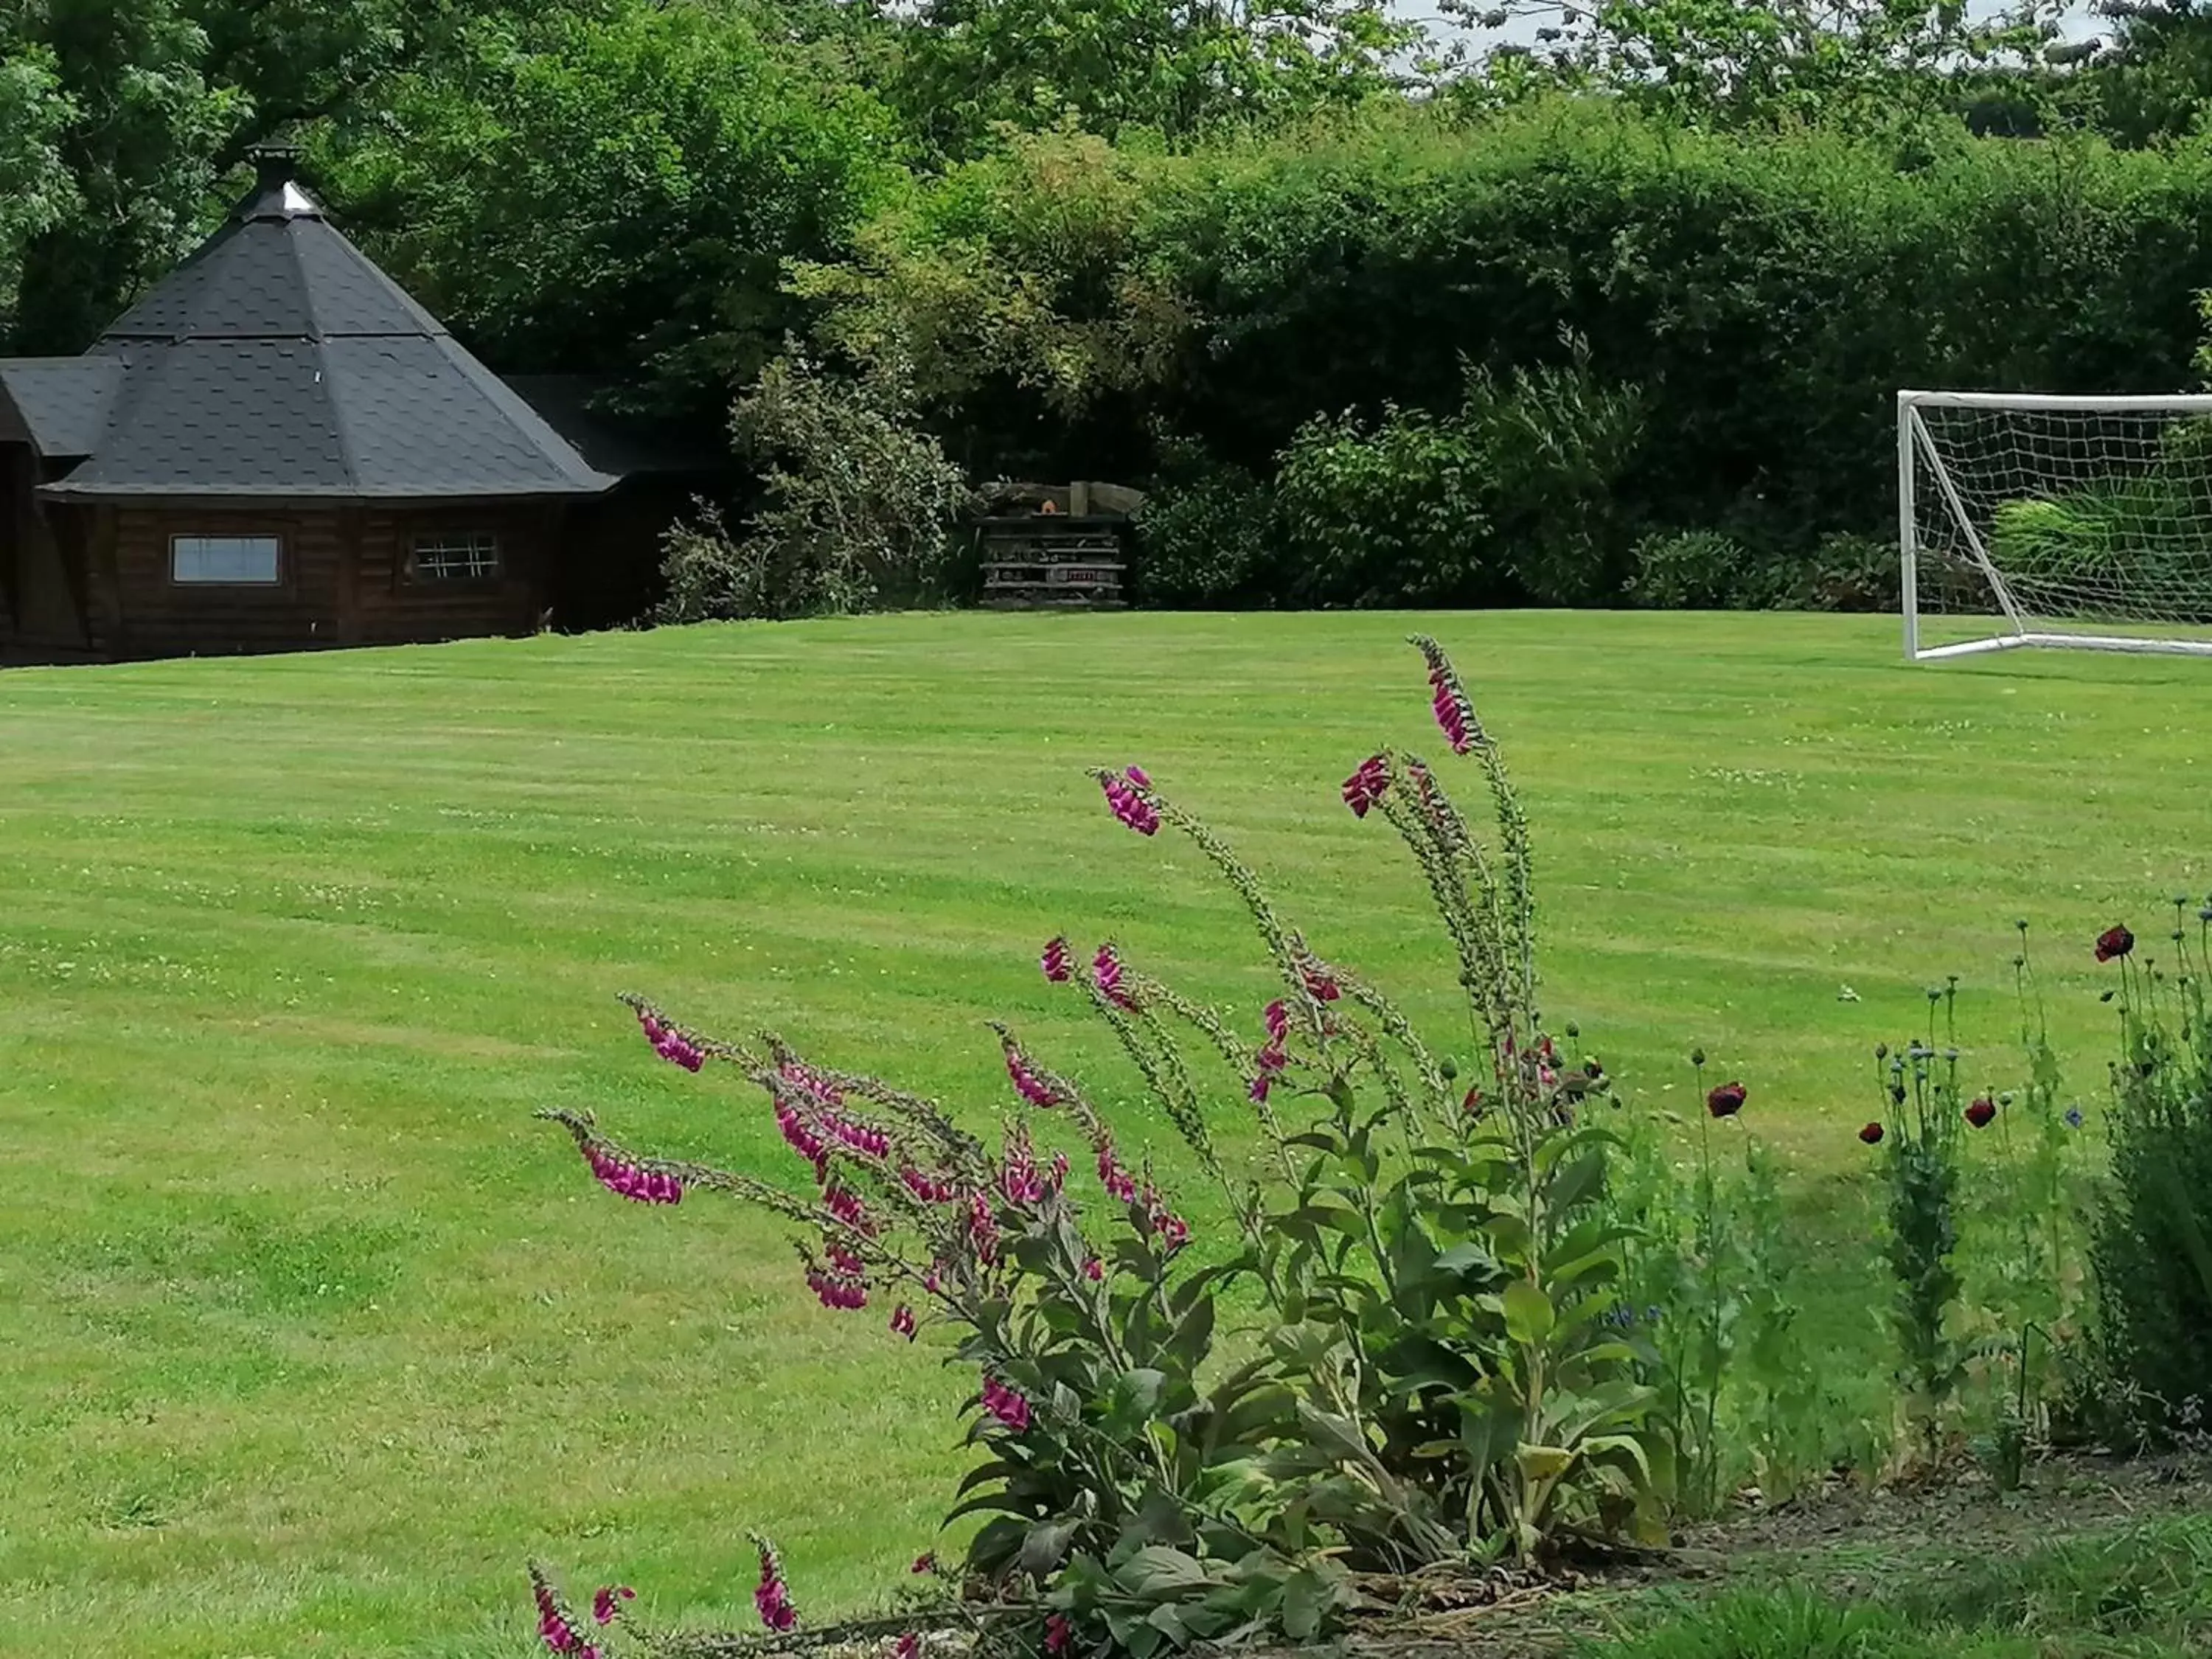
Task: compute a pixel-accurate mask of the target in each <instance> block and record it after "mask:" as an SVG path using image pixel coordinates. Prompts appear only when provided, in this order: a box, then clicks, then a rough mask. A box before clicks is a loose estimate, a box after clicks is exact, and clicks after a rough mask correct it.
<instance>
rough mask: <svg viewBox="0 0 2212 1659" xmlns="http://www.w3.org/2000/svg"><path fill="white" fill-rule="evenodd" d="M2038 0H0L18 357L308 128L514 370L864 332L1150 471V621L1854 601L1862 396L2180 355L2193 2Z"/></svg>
mask: <svg viewBox="0 0 2212 1659" xmlns="http://www.w3.org/2000/svg"><path fill="white" fill-rule="evenodd" d="M2105 9H2106V11H2107V12H2108V13H2109V14H2110V15H2109V16H2108V18H2107V23H2108V27H2107V29H2106V36H2105V39H2104V41H2103V44H2102V45H2101V46H2094V47H2079V46H2070V45H2068V44H2065V43H2064V42H2063V41H2059V40H2057V39H2056V37H2055V36H2054V35H2053V34H2052V31H2051V26H2052V24H2053V21H2054V19H2055V18H2056V17H2057V14H2058V13H2059V12H2060V11H2062V10H2063V8H2062V7H2058V6H2056V5H2054V4H2052V3H2051V0H2019V3H2016V4H2013V5H2009V6H2007V7H2004V8H2002V9H1998V10H1997V11H1996V13H1995V14H1994V15H1992V14H1990V13H1989V12H1987V11H1985V10H1984V9H1966V8H1961V7H1960V6H1957V5H1950V4H1945V5H1936V6H1929V5H1926V4H1923V3H1919V0H1819V3H1814V0H1765V3H1761V4H1757V5H1745V4H1741V3H1737V0H1637V3H1629V0H1603V3H1598V4H1595V5H1590V6H1576V7H1567V8H1558V7H1549V6H1546V5H1542V4H1536V3H1521V0H1504V3H1501V4H1499V5H1498V6H1497V7H1496V8H1495V9H1487V8H1482V7H1474V6H1469V7H1466V8H1464V9H1462V10H1461V11H1459V12H1458V13H1457V14H1456V15H1458V16H1459V17H1460V18H1461V20H1462V21H1467V22H1471V23H1474V24H1476V25H1480V26H1482V27H1497V26H1501V25H1512V26H1515V27H1517V28H1518V30H1519V33H1515V34H1512V35H1511V36H1510V39H1509V40H1507V43H1506V44H1505V45H1503V46H1498V47H1497V49H1495V50H1486V49H1481V48H1480V42H1481V41H1483V40H1488V39H1492V37H1487V36H1483V35H1480V34H1479V33H1478V34H1475V35H1472V36H1466V35H1458V36H1446V35H1438V36H1436V37H1433V38H1431V37H1430V36H1428V35H1426V34H1425V33H1424V32H1423V30H1422V29H1421V28H1420V27H1416V26H1414V25H1413V24H1409V23H1407V22H1405V21H1395V15H1386V14H1385V13H1384V12H1383V10H1382V9H1379V8H1377V7H1376V6H1374V5H1373V4H1371V3H1369V0H1273V3H1271V4H1269V5H1267V6H1263V7H1241V8H1234V9H1221V8H1216V7H1211V6H1181V5H1167V4H1161V3H1155V0H933V3H930V4H927V5H924V6H921V7H919V8H906V7H891V6H889V5H881V6H878V5H874V4H862V5H857V6H842V5H833V4H829V3H826V0H668V3H661V0H557V3H551V4H546V5H542V6H541V5H530V6H518V5H515V4H513V0H372V3H366V4H353V3H349V4H347V5H343V6H339V5H337V4H335V3H331V0H288V3H285V4H283V5H275V6H270V5H260V4H252V5H249V4H243V3H239V0H98V3H94V0H7V3H4V4H0V48H4V50H0V346H4V348H5V349H9V350H11V351H18V352H47V351H71V350H76V349H81V348H82V345H83V344H84V343H85V342H86V341H87V340H88V338H89V337H90V336H91V335H92V333H93V332H94V331H96V330H97V328H98V327H99V326H100V324H101V323H102V322H104V321H105V320H106V319H107V318H109V317H111V316H112V315H113V314H114V313H115V312H116V311H117V310H118V309H119V308H120V307H121V306H122V305H123V304H124V303H125V301H126V300H127V298H128V296H129V295H131V293H132V292H133V291H135V290H136V289H137V288H138V287H139V286H140V285H142V284H143V283H144V282H146V281H147V280H149V278H150V277H152V276H155V275H156V274H158V273H159V272H161V270H165V269H167V267H168V266H169V265H171V264H173V262H174V261H175V260H176V259H177V258H179V257H180V256H181V255H182V253H183V252H185V250H186V249H187V248H188V247H189V246H191V243H192V242H193V240H195V239H197V237H198V236H199V235H201V234H204V232H205V231H206V230H207V228H209V227H210V225H211V224H212V223H213V222H215V219H216V216H218V215H219V213H220V212H221V210H222V204H224V202H225V201H226V200H227V199H228V197H230V196H232V195H233V194H234V193H235V191H237V189H238V188H239V187H240V183H241V180H242V176H243V175H242V173H241V171H240V168H241V165H242V158H243V157H244V155H245V153H246V148H247V147H248V146H249V145H250V144H252V143H255V142H256V141H258V140H260V139H264V138H267V137H278V136H290V137H298V138H301V139H303V140H304V141H306V143H307V144H308V147H309V149H310V152H311V155H312V157H313V165H314V167H315V170H316V172H317V174H318V177H319V182H320V183H321V184H322V185H323V186H324V188H325V191H326V192H327V193H328V194H329V195H330V196H331V197H332V198H333V200H334V201H335V203H336V204H337V206H338V207H339V209H340V210H342V211H343V213H344V214H345V216H346V222H347V223H348V224H349V226H350V227H351V228H353V229H354V231H355V232H356V234H358V235H360V236H361V237H362V239H363V240H366V241H367V242H368V244H369V245H370V246H371V248H372V251H373V252H375V253H376V254H377V255H378V256H379V257H380V258H382V259H383V260H385V261H386V263H387V264H389V266H390V267H391V268H392V270H393V271H394V273H395V274H396V275H398V276H399V277H400V278H401V279H402V280H403V281H404V282H405V283H408V284H410V286H412V287H414V288H415V289H417V290H419V291H420V292H421V293H422V295H423V297H424V298H425V299H426V300H427V301H428V302H429V303H430V304H431V305H432V306H433V307H435V308H436V309H438V310H439V311H441V313H444V314H446V315H447V316H448V317H450V318H451V319H453V322H454V323H455V325H457V326H458V327H459V328H460V329H461V330H462V331H464V332H465V334H466V335H467V337H469V338H470V339H471V343H474V344H475V345H477V347H479V348H480V349H482V350H483V351H484V352H485V353H486V354H488V355H489V357H490V358H491V360H492V361H493V362H495V366H496V367H499V368H501V369H503V370H509V371H539V372H543V371H556V370H558V371H586V370H587V371H594V372H601V373H606V374H614V375H617V376H619V377H621V378H623V380H625V381H626V383H627V384H628V386H629V394H630V396H631V397H632V398H633V399H635V400H640V401H648V402H653V403H656V404H659V405H661V406H662V407H664V408H667V409H671V410H678V411H681V412H683V413H684V414H686V415H688V416H690V417H692V418H694V419H696V420H699V421H702V422H705V421H708V420H712V419H714V418H715V417H716V416H718V415H719V413H720V411H721V410H725V409H726V408H727V407H728V406H729V404H731V402H732V400H733V399H734V398H736V397H738V395H740V394H741V393H743V392H745V391H746V389H747V388H749V387H750V386H752V385H753V383H754V382H755V381H756V380H757V379H758V378H759V377H760V376H761V375H762V374H763V373H764V372H765V371H766V370H767V369H768V367H769V364H770V363H771V362H775V361H776V360H777V359H778V358H779V356H781V354H782V353H784V352H785V350H786V349H787V348H796V349H797V350H798V351H799V353H800V354H801V356H804V357H805V359H806V360H807V361H809V362H815V363H818V364H821V365H824V366H826V368H828V369H829V372H831V373H833V374H837V373H848V372H854V373H859V372H866V370H867V369H868V368H870V366H871V365H874V364H879V363H880V362H882V361H884V358H885V357H886V355H887V354H888V355H889V356H895V357H896V359H897V361H898V362H901V363H902V364H903V365H905V367H906V368H908V369H909V370H910V371H911V392H912V398H911V408H910V409H909V410H908V411H907V412H906V413H905V414H904V415H902V417H901V418H902V420H903V421H904V422H907V423H908V425H910V426H911V427H913V428H915V430H916V434H917V436H925V437H926V438H927V441H929V442H931V443H933V445H934V447H937V448H939V449H941V450H942V451H943V453H945V455H946V456H947V457H948V458H949V459H951V462H952V463H953V464H955V465H958V466H959V467H961V468H962V469H963V471H964V472H965V473H966V475H967V477H968V479H969V482H970V483H975V484H981V483H986V482H987V481H988V480H989V479H991V478H993V477H1000V476H1017V477H1041V478H1049V479H1054V480H1064V479H1066V478H1069V477H1107V478H1113V479H1117V480H1119V481H1121V482H1124V483H1135V484H1139V485H1143V486H1147V487H1149V488H1150V489H1152V492H1153V494H1154V495H1156V496H1158V501H1157V502H1156V504H1155V506H1154V507H1153V508H1152V511H1151V513H1149V514H1148V520H1149V522H1148V524H1147V526H1146V537H1145V547H1144V554H1145V557H1144V561H1143V562H1144V563H1145V564H1146V566H1148V567H1149V568H1148V569H1147V570H1146V572H1144V573H1143V574H1141V575H1140V579H1139V580H1140V583H1141V586H1142V587H1143V589H1144V592H1146V594H1147V596H1148V597H1149V598H1150V599H1151V600H1152V602H1155V603H1181V604H1206V605H1252V604H1273V605H1367V604H1398V603H1413V602H1424V603H1426V602H1435V603H1484V604H1493V603H1531V602H1534V603H1544V604H1603V603H1612V602H1619V601H1621V600H1623V599H1631V600H1632V601H1633V602H1637V603H1643V604H1675V603H1683V604H1706V605H1784V604H1790V605H1861V604H1867V603H1871V602H1873V600H1874V596H1875V593H1877V592H1881V586H1886V584H1884V585H1881V586H1873V585H1870V584H1869V583H1868V582H1867V581H1866V580H1863V573H1864V571H1865V569H1866V568H1867V567H1868V566H1869V564H1872V563H1877V562H1879V560H1880V558H1881V554H1880V544H1881V542H1882V541H1883V540H1884V539H1886V538H1887V537H1888V535H1889V534H1890V533H1891V530H1890V526H1888V525H1887V523H1886V522H1885V519H1886V512H1885V509H1884V508H1883V507H1882V505H1881V502H1882V499H1883V495H1884V494H1885V491H1884V489H1883V488H1882V481H1884V480H1886V478H1887V465H1888V450H1889V444H1890V441H1891V429H1890V414H1891V405H1890V398H1891V397H1892V394H1893V392H1895V390H1896V389H1897V388H1898V387H1899V386H1903V385H1908V384H1947V385H1955V386H1988V387H1997V388H2007V387H2010V388H2021V389H2027V388H2037V389H2045V390H2062V391H2063V390H2086V389H2092V388H2094V389H2100V390H2109V391H2130V390H2167V389H2172V387H2174V386H2177V385H2180V384H2184V383H2185V382H2186V381H2187V380H2189V379H2190V377H2191V353H2192V350H2193V348H2194V346H2195V343H2196V341H2197V334H2198V330H2199V323H2198V319H2197V310H2196V306H2197V301H2196V294H2197V288H2198V285H2199V284H2200V283H2201V281H2202V278H2201V276H2200V275H2199V274H2198V273H2200V272H2201V271H2202V270H2203V269H2204V268H2205V266H2206V264H2207V262H2208V261H2207V255H2208V253H2212V249H2208V247H2207V246H2206V239H2207V236H2208V234H2212V233H2208V231H2207V228H2206V227H2207V226H2208V225H2212V213H2208V211H2207V208H2208V206H2212V141H2208V140H2205V139H2203V138H2202V137H2198V136H2197V112H2198V110H2199V108H2200V106H2201V105H2202V104H2203V100H2204V99H2205V97H2206V96H2207V95H2208V91H2212V16H2208V15H2207V14H2206V13H2205V12H2204V9H2203V8H2202V7H2200V6H2198V5H2197V4H2195V3H2191V0H2107V3H2106V7H2105ZM1970 10H1971V11H1972V15H1969V11H1970ZM1470 42H1474V43H1476V44H1475V45H1472V46H1471V45H1470V44H1469V43H1470ZM756 459H757V458H756ZM2101 510H2102V509H2100V508H2099V507H2097V506H2096V504H2094V503H2092V504H2089V507H2088V508H2087V514H2088V517H2089V518H2091V519H2095V518H2096V516H2097V513H2098V512H2099V511H2101ZM2110 516H2111V515H2110V513H2106V517H2107V518H2109V517H2110ZM2069 533H2072V532H2069ZM2082 534H2084V535H2086V536H2087V537H2088V538H2090V539H2091V540H2093V539H2094V535H2095V529H2094V526H2091V527H2090V528H2089V529H2088V530H2087V531H2085V532H2082ZM1684 538H1692V539H1687V540H1686V539H1684ZM1694 538H1705V540H1702V541H1699V540H1697V539H1694ZM1716 538H1717V539H1716ZM2046 539H2047V538H2046ZM2031 540H2033V538H2031ZM2038 545H2040V543H2038ZM1723 552H1726V553H1727V555H1728V556H1727V557H1725V558H1722V557H1719V555H1721V554H1723ZM856 557H857V558H859V559H860V562H866V558H867V555H865V554H861V555H856ZM1699 560H1704V561H1705V562H1706V564H1707V565H1708V566H1711V567H1716V568H1711V569H1708V570H1705V571H1704V572H1700V571H1699V569H1698V568H1696V567H1697V562H1698V561H1699ZM808 603H810V601H809V600H808V599H806V597H805V594H803V593H801V592H792V593H789V594H786V595H783V596H781V598H780V599H779V600H778V602H777V608H781V609H783V610H791V609H798V608H804V607H805V605H806V604H808Z"/></svg>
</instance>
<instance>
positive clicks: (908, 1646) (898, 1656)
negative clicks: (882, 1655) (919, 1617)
mask: <svg viewBox="0 0 2212 1659" xmlns="http://www.w3.org/2000/svg"><path fill="white" fill-rule="evenodd" d="M890 1659H921V1638H920V1637H919V1636H916V1635H915V1633H914V1632H912V1631H908V1632H906V1633H905V1634H904V1635H902V1636H901V1637H900V1638H899V1639H898V1640H897V1641H896V1642H894V1643H892V1644H891V1653H890Z"/></svg>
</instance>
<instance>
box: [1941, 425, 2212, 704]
mask: <svg viewBox="0 0 2212 1659" xmlns="http://www.w3.org/2000/svg"><path fill="white" fill-rule="evenodd" d="M1897 488H1898V544H1899V555H1900V562H1901V565H1902V569H1901V573H1900V574H1901V576H1902V579H1903V580H1902V587H1903V596H1904V621H1905V657H1906V659H1908V660H1910V661H1913V662H1928V661H1934V660H1940V659H1945V658H1949V657H1963V656H1971V655H1974V654H1977V653H1983V652H1989V651H2009V650H2016V649H2019V648H2021V647H2034V646H2049V647H2059V648H2062V649H2069V650H2076V651H2127V652H2145V653H2160V654H2176V655H2186V656H2212V394H2192V393H2176V394H2173V395H2171V396H2148V397H2060V396H2053V395H2048V394H2033V393H2019V394H2016V393H2009V392H1899V393H1898V397H1897ZM1931 617H1942V618H1946V619H1948V621H1949V622H1950V623H1952V626H1950V627H1948V629H1946V630H1945V631H1946V632H1948V633H1964V634H1966V635H1967V636H1968V637H1966V638H1963V639H1948V640H1945V641H1942V642H1930V641H1929V639H1928V638H1927V637H1926V636H1925V632H1924V624H1925V623H1926V622H1927V621H1928V620H1929V618H1931ZM2138 630H2141V631H2138ZM2153 630H2155V631H2153Z"/></svg>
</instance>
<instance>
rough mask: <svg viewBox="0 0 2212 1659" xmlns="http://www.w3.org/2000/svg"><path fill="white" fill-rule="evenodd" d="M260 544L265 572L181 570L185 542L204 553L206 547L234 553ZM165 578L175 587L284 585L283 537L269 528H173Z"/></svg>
mask: <svg viewBox="0 0 2212 1659" xmlns="http://www.w3.org/2000/svg"><path fill="white" fill-rule="evenodd" d="M264 545H265V546H266V547H267V549H268V550H269V574H267V575H265V576H240V575H234V574H226V575H216V576H209V575H186V574H184V567H183V564H182V559H183V557H184V555H185V549H186V548H187V547H188V546H189V547H191V548H193V549H194V550H196V551H197V552H198V553H199V554H200V555H201V556H205V555H206V554H207V553H208V551H209V550H210V549H217V548H220V549H226V550H228V551H230V552H232V553H238V552H240V551H241V550H245V549H247V548H253V549H258V548H260V547H263V546H264ZM169 580H170V583H171V584H172V585H173V586H177V587H282V586H283V585H284V538H283V536H282V535H281V534H279V533H278V532H276V531H273V530H265V531H253V532H247V533H246V534H224V535H210V534H208V533H206V532H192V531H180V532H175V533H173V534H172V535H171V536H170V538H169Z"/></svg>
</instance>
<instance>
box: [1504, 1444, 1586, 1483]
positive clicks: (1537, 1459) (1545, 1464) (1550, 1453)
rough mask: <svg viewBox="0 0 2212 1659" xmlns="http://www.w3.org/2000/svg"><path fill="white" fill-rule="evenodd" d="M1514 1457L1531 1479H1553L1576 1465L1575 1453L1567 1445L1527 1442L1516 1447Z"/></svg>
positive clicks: (1523, 1472)
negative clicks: (1541, 1444) (1536, 1444)
mask: <svg viewBox="0 0 2212 1659" xmlns="http://www.w3.org/2000/svg"><path fill="white" fill-rule="evenodd" d="M1513 1455H1514V1459H1515V1461H1516V1462H1518V1463H1519V1464H1520V1465H1521V1473H1522V1474H1524V1475H1526V1476H1527V1477H1528V1479H1529V1480H1557V1479H1558V1478H1559V1476H1560V1475H1563V1474H1565V1473H1566V1472H1567V1471H1568V1470H1569V1469H1570V1468H1573V1467H1574V1462H1575V1454H1574V1452H1573V1451H1572V1450H1571V1449H1570V1448H1568V1447H1565V1446H1532V1445H1529V1444H1528V1443H1525V1442H1524V1443H1522V1444H1521V1445H1519V1446H1516V1448H1514V1452H1513Z"/></svg>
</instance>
